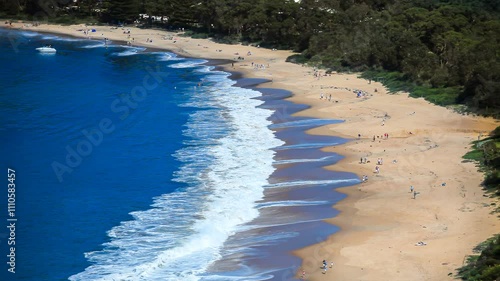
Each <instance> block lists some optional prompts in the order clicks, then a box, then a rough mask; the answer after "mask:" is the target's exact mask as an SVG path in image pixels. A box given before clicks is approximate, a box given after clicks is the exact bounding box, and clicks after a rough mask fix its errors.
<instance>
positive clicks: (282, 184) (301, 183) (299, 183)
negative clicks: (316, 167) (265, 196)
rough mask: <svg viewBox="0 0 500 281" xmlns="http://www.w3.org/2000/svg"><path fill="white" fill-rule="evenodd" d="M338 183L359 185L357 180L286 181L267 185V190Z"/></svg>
mask: <svg viewBox="0 0 500 281" xmlns="http://www.w3.org/2000/svg"><path fill="white" fill-rule="evenodd" d="M338 183H343V184H345V183H360V180H359V179H340V180H310V181H306V180H304V181H288V182H279V183H273V184H269V185H267V186H266V187H267V188H279V187H294V186H304V185H331V184H338Z"/></svg>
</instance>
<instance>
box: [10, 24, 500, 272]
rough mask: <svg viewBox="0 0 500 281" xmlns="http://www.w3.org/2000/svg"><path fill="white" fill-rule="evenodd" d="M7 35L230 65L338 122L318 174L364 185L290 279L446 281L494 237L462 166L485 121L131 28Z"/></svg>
mask: <svg viewBox="0 0 500 281" xmlns="http://www.w3.org/2000/svg"><path fill="white" fill-rule="evenodd" d="M4 26H5V27H8V26H7V25H4ZM11 28H16V29H20V30H26V31H37V32H49V33H57V34H64V35H70V36H77V37H83V38H89V39H98V40H102V39H104V38H108V39H109V40H112V41H125V42H130V44H131V45H133V46H144V47H149V48H160V49H166V50H170V51H173V52H175V53H178V54H179V55H182V56H189V57H196V58H208V59H224V60H232V61H234V63H230V64H227V65H224V66H223V67H224V69H225V70H227V71H235V72H240V73H242V74H243V75H244V76H245V77H251V78H252V77H255V78H266V79H269V80H271V82H269V83H266V84H265V87H272V88H282V89H287V90H289V91H292V92H293V94H294V96H293V97H292V98H291V100H292V101H293V102H296V103H301V104H307V105H310V106H311V108H309V109H307V110H304V111H302V112H300V113H299V114H300V115H301V116H309V117H318V118H333V119H342V120H345V122H343V123H341V124H333V125H327V126H323V127H319V128H315V129H312V130H310V131H309V133H310V134H320V135H335V136H343V137H347V138H351V139H352V141H351V142H349V143H348V144H346V145H341V146H336V147H328V148H325V149H327V150H328V151H333V152H336V153H339V154H341V155H344V156H346V158H345V159H343V160H342V161H341V162H340V163H338V164H336V165H334V166H331V167H325V168H327V169H332V170H337V171H350V172H354V173H356V174H358V175H359V177H360V179H361V178H362V177H363V176H367V177H368V180H367V181H366V182H364V183H362V184H360V185H356V186H352V187H346V188H342V189H341V191H342V192H345V193H346V194H347V195H348V197H347V199H345V200H342V201H341V202H340V203H339V204H337V205H335V206H332V207H333V208H336V209H338V210H340V211H341V214H340V215H339V216H337V217H335V218H332V219H330V220H328V221H329V222H330V223H332V224H335V225H338V226H340V228H341V231H340V232H338V233H336V234H334V235H333V236H331V237H329V239H328V240H327V241H324V242H321V243H319V244H315V245H311V246H309V247H307V248H304V249H300V250H297V251H295V252H294V254H296V255H298V256H299V257H301V258H302V259H303V266H302V268H301V269H300V270H298V272H297V276H300V275H301V274H302V271H305V273H306V279H307V280H448V279H449V280H452V279H454V276H455V274H456V269H457V268H458V267H460V266H462V265H463V263H464V261H465V258H466V256H467V255H470V254H472V249H473V247H474V246H476V245H477V244H478V243H480V242H482V241H484V240H485V239H487V238H489V237H491V236H492V235H493V234H495V233H498V230H499V229H500V221H499V219H498V217H497V215H495V214H491V212H492V210H493V208H492V207H491V204H492V203H493V202H495V200H494V199H491V198H488V197H486V196H484V192H483V190H482V188H481V186H480V184H481V181H482V178H483V176H482V174H481V173H479V172H478V169H477V167H476V165H475V164H474V163H470V162H463V159H462V156H463V155H464V154H465V153H466V152H467V151H468V150H469V149H470V146H471V142H472V141H473V140H477V139H478V138H479V137H480V135H483V136H484V135H487V134H488V133H489V132H490V131H491V130H493V129H494V128H495V127H497V126H498V125H499V123H498V121H496V120H494V119H491V118H483V117H476V116H470V115H462V114H459V113H456V112H454V111H452V110H450V109H447V108H444V107H439V106H436V105H433V104H430V103H429V102H427V101H425V100H423V99H415V98H410V97H409V96H408V94H407V93H398V94H389V93H387V91H386V89H385V88H384V87H383V86H382V84H380V83H378V82H373V81H367V80H364V79H360V78H358V77H357V76H358V75H357V74H338V73H332V74H328V75H325V71H324V70H319V71H316V70H315V69H313V68H312V67H305V66H301V65H297V64H292V63H287V62H285V60H286V58H287V57H288V56H290V55H292V54H293V53H292V52H290V51H281V50H269V49H264V48H258V47H254V46H243V45H224V44H218V43H214V42H212V41H210V40H207V39H191V38H186V37H181V36H179V35H180V34H178V33H172V32H166V31H160V30H147V29H139V28H134V27H130V28H128V27H126V28H113V27H110V26H84V25H74V26H57V25H46V24H42V25H39V26H36V27H34V26H32V25H30V24H25V23H22V22H16V23H13V26H12V27H11ZM92 29H95V32H89V33H88V34H85V33H84V31H86V30H92ZM129 31H130V33H129ZM11 43H12V45H13V47H14V48H15V47H16V44H17V43H18V42H17V41H16V40H15V38H13V40H12V41H11ZM19 43H22V42H19ZM54 47H56V48H57V46H54ZM355 91H358V93H355ZM412 186H413V189H411V187H412ZM419 242H421V243H419ZM323 260H327V261H328V264H329V265H330V262H331V261H333V262H334V265H333V267H332V268H328V270H327V272H326V273H323V272H322V269H321V268H320V266H321V265H322V261H323Z"/></svg>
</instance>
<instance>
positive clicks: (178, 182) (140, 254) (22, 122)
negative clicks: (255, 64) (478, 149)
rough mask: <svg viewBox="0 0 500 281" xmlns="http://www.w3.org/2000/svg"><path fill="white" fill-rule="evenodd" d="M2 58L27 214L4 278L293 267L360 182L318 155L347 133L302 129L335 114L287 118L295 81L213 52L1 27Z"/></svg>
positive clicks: (4, 130) (7, 122)
mask: <svg viewBox="0 0 500 281" xmlns="http://www.w3.org/2000/svg"><path fill="white" fill-rule="evenodd" d="M45 44H51V45H53V46H54V47H55V48H56V49H57V53H56V54H52V55H44V54H40V53H38V52H37V51H36V50H35V48H37V47H39V46H43V45H45ZM0 62H1V66H2V67H1V68H0V85H1V87H0V106H1V109H2V110H1V111H0V120H1V121H2V126H1V128H0V141H1V143H0V155H1V160H2V161H1V165H2V167H1V168H2V169H4V171H7V169H8V168H11V169H14V170H15V171H16V191H15V196H16V205H15V207H16V210H15V218H16V219H17V221H16V230H15V240H16V245H15V255H16V256H15V261H16V264H15V266H16V269H15V270H16V273H15V274H11V273H9V272H8V271H7V269H8V268H9V265H6V262H7V261H8V258H7V257H6V254H8V253H9V249H8V245H7V243H6V242H7V238H8V235H10V234H11V233H10V232H9V231H8V230H6V228H3V230H1V231H0V256H2V257H3V260H2V264H4V267H3V268H2V271H0V277H2V278H0V279H1V280H68V279H70V280H114V279H115V280H238V279H239V280H263V279H275V280H281V279H282V277H283V276H285V275H286V276H288V277H287V278H288V279H287V280H290V279H291V277H290V276H291V275H290V272H293V271H294V270H295V269H296V267H297V266H299V265H300V261H299V260H297V259H295V258H292V257H291V256H290V255H289V254H288V251H289V250H292V249H294V248H297V247H301V246H304V245H307V244H311V243H315V242H317V241H318V239H324V237H326V236H327V235H329V234H331V233H333V232H334V231H336V228H335V227H333V226H329V225H326V224H324V223H323V222H321V220H322V219H323V218H325V217H331V216H333V215H335V211H334V210H332V209H331V208H330V206H331V204H332V203H334V202H336V201H338V200H340V198H342V196H341V195H339V194H336V193H331V192H330V190H331V188H334V187H337V186H342V185H348V184H354V183H356V182H358V180H357V179H356V178H355V177H354V176H353V175H350V174H341V173H326V172H324V171H323V170H322V169H321V166H322V165H326V164H331V163H334V162H335V161H337V160H338V159H340V157H339V156H338V155H331V154H325V153H323V152H320V151H319V149H320V148H321V147H324V146H326V145H332V144H337V143H342V142H345V140H342V139H339V138H331V137H312V136H308V135H305V134H304V130H306V129H307V128H310V127H314V126H319V125H324V124H328V123H332V122H337V121H335V120H316V119H297V118H294V117H291V116H290V114H292V113H293V112H296V111H297V110H300V109H302V108H304V107H303V106H298V105H294V104H291V103H289V102H286V101H283V100H282V98H283V97H286V96H287V95H288V94H289V93H287V92H280V91H278V90H270V89H269V90H265V89H263V90H262V91H261V92H262V93H263V94H262V93H261V92H258V91H255V90H252V89H245V88H239V87H234V86H233V85H234V82H233V81H231V80H230V79H228V76H229V74H228V73H224V72H219V71H214V70H213V69H212V67H208V66H204V65H202V64H201V63H203V62H204V61H203V60H195V59H186V58H179V57H177V56H175V55H174V54H171V53H168V52H148V51H147V50H145V49H143V48H128V47H124V46H118V45H114V44H113V43H112V42H111V43H110V44H109V46H107V47H106V46H105V45H104V42H100V41H90V40H81V39H72V38H62V37H58V36H52V35H44V34H37V33H30V32H20V31H10V30H2V29H0ZM200 82H201V86H198V84H199V83H200ZM284 164H285V165H287V167H288V168H287V169H281V170H278V171H277V170H276V168H278V167H280V165H284ZM325 192H329V193H325ZM277 194H278V195H277ZM325 194H327V196H325ZM285 197H286V198H289V200H287V201H283V200H282V199H283V198H285ZM0 200H2V201H1V202H0V207H1V208H2V210H1V212H0V221H2V222H5V223H7V214H8V213H7V206H6V205H7V197H6V196H5V197H2V198H0ZM263 233H265V235H262V234H263ZM304 233H305V234H304ZM311 234H314V235H311ZM4 253H5V254H4ZM266 261H281V262H266ZM5 265H6V266H5ZM278 273H279V274H278ZM5 278H7V279H5Z"/></svg>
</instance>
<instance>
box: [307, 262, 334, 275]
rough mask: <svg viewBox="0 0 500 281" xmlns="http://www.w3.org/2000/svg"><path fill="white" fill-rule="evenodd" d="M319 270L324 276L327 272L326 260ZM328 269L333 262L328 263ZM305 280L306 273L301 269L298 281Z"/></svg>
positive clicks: (331, 266)
mask: <svg viewBox="0 0 500 281" xmlns="http://www.w3.org/2000/svg"><path fill="white" fill-rule="evenodd" d="M320 268H321V269H322V272H321V273H323V274H326V271H327V270H328V262H327V261H326V260H323V263H322V265H321V267H320ZM330 268H333V261H332V262H330ZM306 278H307V274H306V271H305V270H304V269H302V272H301V274H300V280H306Z"/></svg>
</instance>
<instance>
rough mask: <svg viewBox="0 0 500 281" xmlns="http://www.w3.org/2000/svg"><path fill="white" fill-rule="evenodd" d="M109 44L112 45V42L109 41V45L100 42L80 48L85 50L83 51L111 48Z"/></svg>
mask: <svg viewBox="0 0 500 281" xmlns="http://www.w3.org/2000/svg"><path fill="white" fill-rule="evenodd" d="M109 43H111V42H110V41H108V45H106V43H104V42H100V41H99V42H96V43H94V44H91V45H85V46H81V47H80V48H83V49H93V48H104V47H109Z"/></svg>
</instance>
